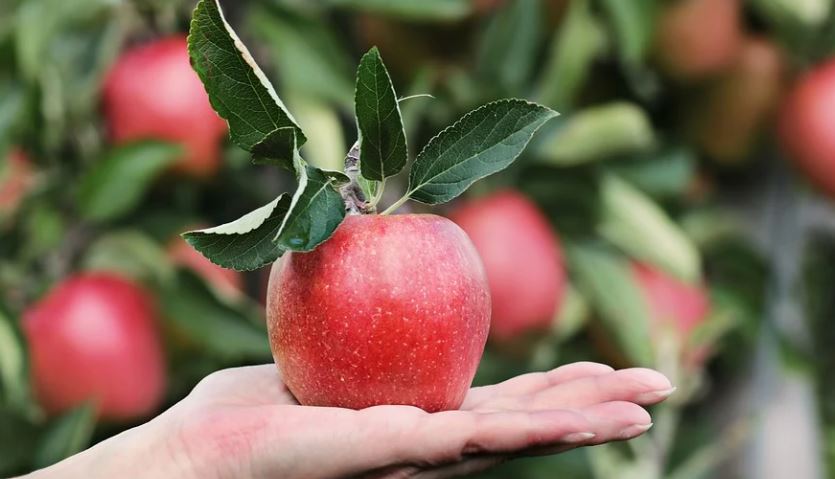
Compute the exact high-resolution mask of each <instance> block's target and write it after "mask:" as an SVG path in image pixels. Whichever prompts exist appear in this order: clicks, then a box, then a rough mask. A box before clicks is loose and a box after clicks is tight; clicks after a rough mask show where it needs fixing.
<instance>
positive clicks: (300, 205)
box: [183, 155, 348, 271]
mask: <svg viewBox="0 0 835 479" xmlns="http://www.w3.org/2000/svg"><path fill="white" fill-rule="evenodd" d="M295 167H296V171H297V172H298V179H299V186H298V189H297V190H296V193H295V194H294V195H293V196H292V197H291V196H290V195H289V194H287V193H284V194H282V195H281V196H279V197H278V198H276V199H275V200H273V201H271V202H270V203H268V204H266V205H264V206H262V207H260V208H258V209H256V210H254V211H251V212H249V213H247V214H246V215H244V216H242V217H240V218H238V219H237V220H235V221H232V222H231V223H226V224H224V225H220V226H216V227H214V228H208V229H203V230H198V231H190V232H187V233H184V234H183V238H185V240H186V241H187V242H188V243H189V244H190V245H191V246H192V247H193V248H194V249H196V250H197V251H199V252H200V253H201V254H203V255H204V256H205V257H207V258H208V259H209V260H211V261H212V262H213V263H215V264H217V265H219V266H223V267H224V268H231V269H234V270H238V271H250V270H253V269H258V268H261V267H263V266H266V265H268V264H270V263H272V262H273V261H275V260H277V259H278V258H279V257H281V255H282V254H284V252H285V251H288V250H291V251H310V250H312V249H313V248H315V247H316V246H318V245H319V244H321V243H322V242H323V241H325V240H327V239H328V238H330V236H331V235H332V234H333V232H334V231H336V228H337V226H339V224H340V223H341V222H342V220H343V219H344V218H345V204H344V202H343V200H342V196H341V195H340V194H339V187H340V186H342V185H344V184H345V183H346V182H347V181H348V177H347V176H345V175H344V174H342V173H340V172H336V171H327V170H321V169H319V168H316V167H314V166H310V165H308V164H307V163H306V162H305V161H304V160H303V159H301V157H299V156H298V155H296V161H295Z"/></svg>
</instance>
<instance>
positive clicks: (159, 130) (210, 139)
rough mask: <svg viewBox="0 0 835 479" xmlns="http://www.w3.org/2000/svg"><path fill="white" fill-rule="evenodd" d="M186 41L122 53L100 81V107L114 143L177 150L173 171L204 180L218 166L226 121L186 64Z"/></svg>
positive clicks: (176, 38)
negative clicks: (162, 143)
mask: <svg viewBox="0 0 835 479" xmlns="http://www.w3.org/2000/svg"><path fill="white" fill-rule="evenodd" d="M187 48H188V47H187V43H186V37H185V36H182V35H176V36H172V37H168V38H164V39H161V40H156V41H153V42H151V43H147V44H143V45H139V46H136V47H134V48H132V49H130V50H127V51H126V52H124V53H123V54H122V56H121V57H120V58H119V59H118V61H117V62H116V64H115V65H113V67H112V68H111V70H110V72H109V73H108V74H107V77H106V79H105V82H104V91H103V106H104V114H105V117H106V118H107V126H108V129H109V130H110V135H111V137H112V139H113V141H114V142H116V143H124V142H128V141H131V140H137V139H146V138H156V139H161V140H167V141H173V142H177V143H180V144H182V145H183V147H184V148H185V155H184V156H183V157H182V158H181V160H180V161H179V162H177V163H176V164H175V165H174V169H175V170H176V171H178V172H181V173H183V174H186V175H190V176H194V177H208V176H211V175H213V174H214V173H215V172H216V171H217V170H218V168H219V167H220V146H221V140H222V138H223V136H224V134H225V133H226V122H224V121H223V119H221V118H220V117H219V116H217V114H216V113H215V112H214V110H212V107H211V105H210V104H209V97H208V95H206V91H205V90H204V89H203V84H202V83H201V82H200V78H198V76H197V73H195V72H194V70H192V68H191V64H190V63H189V56H188V49H187Z"/></svg>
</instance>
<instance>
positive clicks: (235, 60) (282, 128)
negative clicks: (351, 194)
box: [188, 0, 306, 169]
mask: <svg viewBox="0 0 835 479" xmlns="http://www.w3.org/2000/svg"><path fill="white" fill-rule="evenodd" d="M188 49H189V56H190V57H191V64H192V67H193V68H194V70H195V71H196V72H197V74H198V75H199V76H200V80H202V82H203V85H204V86H205V88H206V93H208V95H209V100H210V101H211V104H212V107H213V108H214V109H215V110H216V111H217V113H218V114H219V115H220V116H221V117H223V118H224V119H225V120H226V121H227V122H228V123H229V133H230V136H231V138H232V141H233V142H234V143H235V144H237V145H238V146H240V147H241V148H243V149H245V150H247V151H249V152H252V153H253V154H254V155H255V157H256V159H257V161H258V162H259V163H266V162H272V163H275V164H279V165H282V166H285V167H286V168H288V169H290V167H291V165H292V162H293V156H294V151H295V149H296V148H298V147H300V146H301V145H302V144H304V142H305V141H306V138H305V136H304V133H303V132H302V130H301V128H299V126H298V124H297V123H296V120H295V119H294V118H293V116H292V115H291V114H290V112H288V111H287V109H286V108H285V106H284V104H283V103H282V102H281V99H280V98H279V97H278V95H277V94H276V92H275V88H273V86H272V84H271V83H270V81H269V80H268V79H267V77H266V75H264V72H262V71H261V69H260V68H259V67H258V65H257V64H256V63H255V60H254V59H253V58H252V55H251V54H250V53H249V50H247V48H246V46H245V45H244V44H243V42H241V40H240V38H238V36H237V35H236V34H235V32H234V31H233V30H232V28H231V27H230V26H229V24H228V23H226V20H225V19H224V18H223V12H221V9H220V5H219V3H218V1H217V0H201V1H200V3H198V4H197V7H196V8H195V10H194V14H193V17H192V20H191V28H190V29H189V36H188ZM287 129H289V131H288V130H287ZM268 160H272V161H268Z"/></svg>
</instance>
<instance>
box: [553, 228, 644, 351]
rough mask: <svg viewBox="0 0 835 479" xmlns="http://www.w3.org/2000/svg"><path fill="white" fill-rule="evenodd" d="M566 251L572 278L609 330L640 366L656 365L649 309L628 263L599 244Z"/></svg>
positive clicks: (576, 246)
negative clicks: (651, 339)
mask: <svg viewBox="0 0 835 479" xmlns="http://www.w3.org/2000/svg"><path fill="white" fill-rule="evenodd" d="M566 251H567V253H568V255H567V256H568V260H569V265H570V268H571V272H572V277H574V278H576V280H577V286H578V287H579V288H580V290H581V291H582V292H583V295H584V296H585V297H586V298H588V299H589V300H590V301H591V303H592V305H593V306H594V308H595V310H597V312H598V313H599V314H600V319H601V320H602V321H603V323H604V325H605V327H606V329H607V330H608V331H610V332H611V333H612V334H613V336H614V338H615V340H616V341H617V343H618V345H619V346H620V347H621V348H622V349H623V351H624V352H625V353H626V355H627V356H628V357H629V358H630V359H631V360H632V361H634V362H635V364H636V365H640V366H649V367H652V366H653V365H654V364H653V362H654V360H653V358H654V352H653V349H652V343H651V342H650V330H649V328H650V317H649V310H648V309H647V305H646V302H645V301H644V299H643V297H642V296H641V291H640V290H639V289H638V286H637V285H636V284H635V282H634V279H633V278H632V274H631V271H630V268H629V264H628V262H627V261H626V260H624V259H623V258H621V257H619V256H616V255H615V254H613V253H611V252H609V251H607V250H606V249H604V248H602V247H599V246H595V245H570V246H569V247H568V248H567V249H566Z"/></svg>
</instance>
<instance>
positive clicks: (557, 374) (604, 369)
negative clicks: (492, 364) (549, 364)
mask: <svg viewBox="0 0 835 479" xmlns="http://www.w3.org/2000/svg"><path fill="white" fill-rule="evenodd" d="M612 371H614V370H613V369H612V368H611V366H606V365H605V364H598V363H592V362H579V363H572V364H567V365H565V366H561V367H559V368H556V369H553V370H551V371H546V372H539V373H529V374H523V375H521V376H517V377H515V378H512V379H508V380H507V381H504V382H502V383H499V384H494V385H491V386H484V387H479V388H473V389H471V390H470V392H469V394H468V395H467V398H466V400H465V401H464V404H463V405H462V406H461V409H465V410H469V409H474V408H477V407H479V406H480V405H482V404H483V403H485V402H487V401H490V400H492V399H494V398H497V397H512V396H522V395H526V394H532V393H535V392H538V391H540V390H543V389H546V388H549V387H552V386H554V385H557V384H560V383H563V382H566V381H572V380H575V379H579V378H583V377H589V376H598V375H601V374H607V373H611V372H612Z"/></svg>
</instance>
